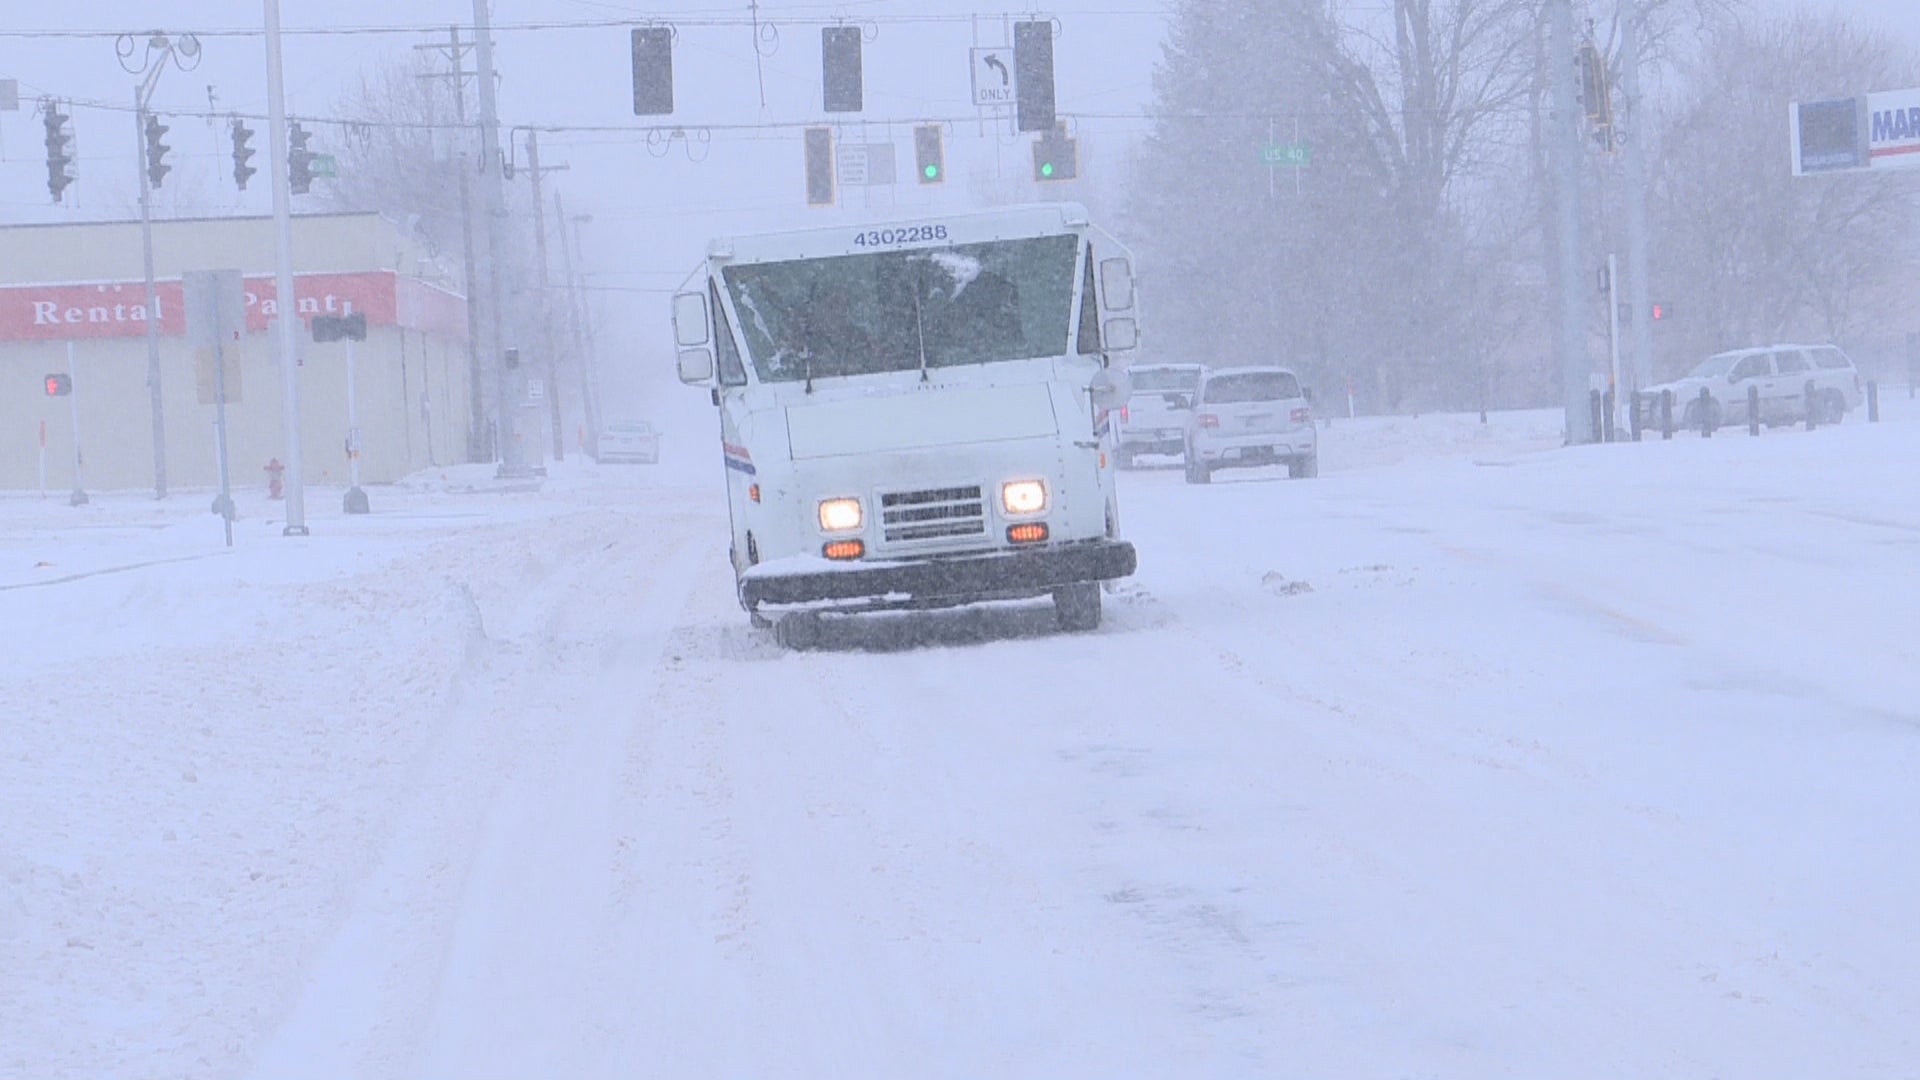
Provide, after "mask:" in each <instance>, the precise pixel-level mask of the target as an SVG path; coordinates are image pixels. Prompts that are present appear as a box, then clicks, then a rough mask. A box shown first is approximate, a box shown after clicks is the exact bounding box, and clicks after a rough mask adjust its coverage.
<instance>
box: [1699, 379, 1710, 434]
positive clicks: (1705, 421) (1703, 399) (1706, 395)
mask: <svg viewBox="0 0 1920 1080" xmlns="http://www.w3.org/2000/svg"><path fill="white" fill-rule="evenodd" d="M1700 437H1701V438H1703V439H1711V438H1713V393H1712V392H1711V391H1709V390H1708V389H1707V388H1706V387H1704V386H1703V387H1701V388H1700Z"/></svg>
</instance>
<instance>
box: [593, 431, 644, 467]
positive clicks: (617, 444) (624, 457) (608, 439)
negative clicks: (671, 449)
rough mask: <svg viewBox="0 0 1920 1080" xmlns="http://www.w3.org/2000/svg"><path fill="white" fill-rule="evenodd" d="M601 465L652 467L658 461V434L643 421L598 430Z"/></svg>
mask: <svg viewBox="0 0 1920 1080" xmlns="http://www.w3.org/2000/svg"><path fill="white" fill-rule="evenodd" d="M594 457H595V458H597V459H598V460H599V461H600V462H601V464H604V465H611V464H622V463H625V464H636V465H653V464H656V463H658V462H659V460H660V433H659V432H657V431H655V430H653V425H652V424H649V423H646V422H645V421H629V422H624V423H618V424H608V425H607V426H606V427H604V428H601V429H600V444H599V447H598V453H596V454H595V455H594Z"/></svg>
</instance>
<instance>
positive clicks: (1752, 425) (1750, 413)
mask: <svg viewBox="0 0 1920 1080" xmlns="http://www.w3.org/2000/svg"><path fill="white" fill-rule="evenodd" d="M1747 434H1749V435H1758V434H1760V388H1759V387H1758V386H1748V387H1747Z"/></svg>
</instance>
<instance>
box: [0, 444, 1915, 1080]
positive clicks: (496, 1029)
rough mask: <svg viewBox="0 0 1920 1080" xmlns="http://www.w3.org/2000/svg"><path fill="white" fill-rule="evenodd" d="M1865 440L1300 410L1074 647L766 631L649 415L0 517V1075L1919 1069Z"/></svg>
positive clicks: (1888, 612)
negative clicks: (344, 472)
mask: <svg viewBox="0 0 1920 1080" xmlns="http://www.w3.org/2000/svg"><path fill="white" fill-rule="evenodd" d="M1896 411H1897V410H1896ZM1890 420H1892V421H1893V422H1889V423H1887V424H1884V425H1881V426H1878V427H1873V428H1869V427H1867V426H1866V425H1863V424H1851V425H1849V426H1844V427H1842V428H1838V429H1829V430H1823V431H1820V432H1815V433H1811V434H1809V433H1804V432H1779V433H1774V434H1771V435H1769V436H1767V437H1765V438H1761V439H1753V440H1749V439H1746V438H1727V437H1722V438H1717V439H1714V440H1711V441H1703V440H1698V439H1690V438H1684V439H1680V440H1676V441H1675V442H1673V443H1669V444H1661V443H1658V442H1655V443H1649V444H1643V445H1639V446H1620V447H1609V448H1586V449H1582V450H1575V451H1563V450H1558V449H1551V448H1550V447H1551V446H1552V444H1553V441H1554V440H1553V437H1552V426H1551V417H1547V418H1545V419H1542V418H1541V417H1539V416H1526V415H1523V416H1519V417H1496V421H1497V422H1496V423H1495V424H1494V425H1492V426H1491V427H1490V428H1489V429H1486V430H1480V429H1478V426H1477V425H1474V424H1472V423H1471V422H1470V420H1466V419H1461V418H1445V417H1433V418H1425V419H1423V420H1421V421H1413V420H1402V421H1381V422H1373V423H1364V422H1363V423H1357V424H1344V423H1341V424H1336V425H1335V426H1334V427H1333V428H1332V429H1331V430H1329V431H1328V432H1327V433H1326V436H1325V437H1326V440H1327V441H1326V450H1325V451H1324V455H1325V459H1326V464H1327V473H1326V475H1325V477H1324V478H1323V479H1321V480H1319V481H1315V482H1302V483H1293V482H1287V481H1284V480H1278V479H1275V478H1274V477H1275V476H1278V475H1280V474H1281V471H1279V470H1276V471H1275V472H1274V473H1271V474H1269V473H1265V472H1260V473H1246V474H1229V475H1228V476H1223V477H1222V479H1221V481H1220V482H1218V483H1216V484H1214V485H1212V486H1209V487H1205V488H1195V487H1188V486H1186V485H1184V484H1183V483H1181V477H1180V474H1179V472H1178V471H1177V470H1175V471H1159V470H1155V471H1146V472H1141V473H1134V474H1129V475H1128V476H1127V477H1126V478H1125V482H1124V485H1123V497H1124V498H1125V500H1126V501H1125V512H1126V514H1127V522H1126V524H1127V528H1128V531H1129V533H1130V534H1131V536H1132V538H1133V539H1134V541H1135V542H1136V544H1137V545H1138V547H1139V549H1140V552H1141V569H1140V573H1139V574H1138V576H1137V577H1135V578H1134V579H1132V580H1130V581H1129V582H1127V583H1126V584H1125V585H1124V586H1123V587H1122V588H1121V589H1120V591H1119V592H1118V593H1117V594H1115V595H1110V596H1109V597H1108V598H1107V625H1106V626H1105V627H1104V628H1103V629H1102V630H1101V631H1100V632H1099V633H1096V634H1093V635H1086V636H1061V635H1057V634H1055V633H1053V631H1052V629H1051V613H1050V611H1049V610H1048V609H1047V608H1045V607H1044V606H1020V605H1013V606H1004V607H995V608H989V609H981V610H971V611H958V612H944V613H934V614H928V615H911V616H887V617H879V618H870V619H864V620H859V621H850V622H844V623H840V622H836V623H832V624H830V628H829V632H828V634H827V636H826V641H825V643H824V644H825V647H824V648H822V649H820V650H818V651H814V652H808V653H803V654H789V653H785V652H782V651H781V650H779V649H778V648H777V647H775V646H774V645H773V643H772V642H771V640H770V639H769V638H768V637H767V636H766V635H763V634H759V633H756V632H754V631H751V630H750V629H749V628H748V627H747V626H746V623H745V619H744V616H743V615H742V614H741V613H740V612H739V610H738V609H737V608H736V607H735V606H734V605H733V603H732V599H731V595H730V592H729V587H728V586H729V580H728V577H727V571H726V567H725V557H724V550H723V549H724V543H725V540H724V513H725V511H724V507H723V505H722V504H721V502H720V499H719V496H718V491H717V481H716V480H715V479H714V476H713V475H711V474H712V473H713V472H714V471H715V469H717V465H716V464H715V463H713V462H711V461H708V460H706V458H705V457H704V456H702V455H701V453H700V451H699V450H697V449H685V450H683V451H682V452H683V453H685V454H686V456H687V457H688V458H689V459H692V460H686V461H681V462H678V463H676V462H675V461H674V460H673V459H671V458H670V459H669V461H668V462H667V464H666V465H665V466H663V468H662V470H658V471H654V470H629V471H625V472H618V471H614V470H607V471H606V472H603V473H580V474H578V475H574V476H570V477H568V478H566V482H564V483H556V484H554V485H551V486H550V490H549V491H548V492H547V493H545V494H541V495H524V494H522V495H512V494H472V495H460V494H456V493H452V492H448V491H442V490H434V489H432V488H422V489H419V490H412V491H395V492H388V493H376V504H377V505H380V506H382V507H383V513H381V514H376V515H374V516H373V517H372V518H369V519H364V520H358V521H355V520H347V519H332V520H328V521H326V522H324V524H322V523H316V530H315V531H316V536H315V538H314V539H313V540H312V541H311V542H310V544H309V545H308V547H307V548H305V549H304V550H305V551H306V553H307V555H306V558H305V560H304V561H299V560H291V559H289V558H287V556H286V555H285V551H286V545H288V544H290V543H292V542H290V541H282V540H280V539H278V538H277V537H271V536H270V532H271V530H270V529H269V525H270V522H269V521H267V520H266V519H265V518H264V517H263V516H262V515H264V514H265V513H266V510H267V508H266V506H265V504H257V505H256V506H255V507H254V508H252V519H251V520H250V521H249V522H247V524H248V525H249V526H250V528H249V529H246V530H243V534H242V542H241V546H240V548H239V549H238V551H237V553H236V554H233V555H227V554H224V553H221V552H219V551H217V550H215V549H212V548H210V547H209V546H208V543H207V539H206V538H207V537H209V536H212V535H214V534H215V530H213V529H212V528H211V526H210V525H209V519H206V518H204V517H202V518H200V519H198V520H194V521H191V522H188V521H185V520H182V519H178V518H169V517H167V516H166V515H165V514H164V513H163V512H161V511H158V510H154V509H152V508H151V504H150V503H149V504H145V505H141V504H138V503H137V502H136V501H134V500H126V501H119V502H116V501H115V500H113V499H105V500H101V502H100V505H98V506H97V507H96V508H93V509H90V510H89V511H86V512H85V513H86V514H87V516H85V517H83V518H81V519H80V520H82V521H84V522H85V523H86V527H85V528H80V527H76V526H74V525H72V524H63V523H67V522H71V521H72V520H74V519H73V516H72V514H71V513H70V512H68V511H67V509H66V508H65V507H64V506H62V507H59V508H58V512H56V511H55V510H51V509H48V508H45V507H43V506H41V505H39V504H38V503H37V502H34V501H26V500H12V501H5V500H0V558H4V560H5V564H4V570H3V572H0V608H4V610H5V611H6V613H7V617H6V618H5V619H4V620H0V655H3V656H5V657H6V659H5V660H4V661H0V664H4V665H5V666H4V667H0V693H4V696H5V699H6V701H7V702H8V716H7V719H6V721H5V723H4V724H0V791H4V794H3V795H0V798H4V813H0V1076H8V1077H11V1076H14V1075H18V1076H20V1077H23V1078H25V1077H34V1078H38V1077H55V1076H58V1077H64V1076H87V1077H115V1078H119V1077H126V1078H135V1077H139V1078H145V1077H175V1076H182V1077H184V1076H194V1077H202V1076H213V1077H231V1078H254V1080H300V1078H314V1080H319V1078H329V1080H331V1078H335V1077H342V1076H356V1077H369V1078H378V1077H396V1078H398V1077H409V1078H412V1077H432V1078H447V1080H453V1078H460V1080H468V1078H476V1080H485V1078H496V1077H497V1078H502V1080H504V1078H509V1077H512V1078H524V1077H533V1076H567V1077H576V1078H596V1077H604V1078H613V1077H623V1078H625V1077H663V1078H664V1077H686V1076H696V1075H697V1076H720V1077H743V1078H744V1077H754V1078H763V1077H842V1076H897V1075H914V1076H932V1077H953V1078H961V1077H969V1078H971V1077H981V1076H997V1077H1048V1078H1057V1077H1077V1076H1084V1077H1103V1078H1104V1077H1113V1076H1173V1075H1185V1076H1327V1075H1340V1076H1362V1077H1412V1076H1418V1077H1462V1078H1466V1077H1476V1078H1477V1077H1484V1076H1489V1075H1514V1076H1553V1077H1595V1078H1601V1077H1607V1078H1612V1077H1619V1076H1629V1075H1630V1076H1638V1077H1705V1076H1716V1075H1718V1076H1741V1077H1783V1078H1784V1077H1804V1076H1809V1075H1831V1076H1849V1077H1888V1078H1893V1077H1912V1076H1915V1075H1920V1074H1917V1073H1916V1067H1915V1065H1914V1062H1916V1061H1920V1039H1916V1037H1915V1036H1914V1035H1913V1034H1912V1031H1913V1029H1914V1025H1913V1023H1912V1018H1913V1017H1914V1016H1916V1015H1920V976H1916V975H1915V974H1914V973H1915V972H1917V971H1920V926H1916V923H1917V922H1920V916H1916V915H1915V912H1916V910H1920V906H1917V905H1916V900H1920V868H1916V865H1915V864H1914V862H1913V859H1912V851H1913V849H1914V847H1915V844H1916V841H1920V632H1916V630H1915V626H1916V623H1917V622H1920V620H1916V619H1915V617H1914V615H1913V613H1914V612H1915V611H1916V610H1920V475H1917V471H1920V464H1916V463H1920V416H1913V415H1909V414H1905V413H1901V414H1899V415H1892V416H1890ZM701 449H704V448H701ZM158 560H178V561H166V562H161V561H158ZM42 562H46V563H52V564H55V565H51V566H45V567H42V566H37V565H35V564H38V563H42ZM148 562H153V563H155V565H151V566H141V567H140V568H138V569H125V570H117V571H116V570H115V568H116V567H128V566H134V565H136V564H142V563H148ZM102 571H107V572H102ZM56 577H59V578H65V577H72V578H73V580H71V581H65V582H63V583H59V584H51V583H47V582H49V581H50V580H51V579H52V578H56Z"/></svg>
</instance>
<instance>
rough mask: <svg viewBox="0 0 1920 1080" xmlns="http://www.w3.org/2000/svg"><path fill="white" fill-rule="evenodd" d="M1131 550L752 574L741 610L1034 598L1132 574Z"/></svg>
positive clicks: (1050, 551)
mask: <svg viewBox="0 0 1920 1080" xmlns="http://www.w3.org/2000/svg"><path fill="white" fill-rule="evenodd" d="M1135 564H1136V559H1135V556H1134V551H1133V545H1132V544H1129V543H1126V542H1125V541H1122V540H1088V541H1080V542H1077V543H1065V544H1059V545H1055V546H1050V547H1043V548H1033V549H1028V550H1015V551H996V552H991V553H985V554H980V555H958V556H943V557H940V558H926V559H913V560H900V561H886V562H882V561H878V560H876V561H874V562H871V563H864V562H863V563H852V564H849V565H847V566H846V567H844V568H842V567H835V568H834V569H832V570H824V571H819V572H813V573H808V572H801V573H791V574H752V573H749V574H748V575H747V577H746V578H745V579H744V580H742V581H741V583H740V598H741V600H743V601H744V602H745V603H746V605H747V607H748V609H749V610H751V609H753V608H757V607H759V606H760V605H762V604H774V605H785V604H814V603H824V602H848V601H863V600H864V601H868V602H870V603H871V604H873V605H877V606H885V607H913V606H918V605H934V604H941V603H965V602H968V601H971V600H990V599H1004V598H1013V597H1019V596H1038V595H1041V594H1043V593H1046V592H1048V591H1051V590H1053V589H1056V588H1059V587H1060V586H1063V585H1075V584H1080V583H1083V582H1089V581H1110V580H1112V579H1114V578H1123V577H1126V576H1127V575H1128V574H1131V573H1133V571H1134V567H1135Z"/></svg>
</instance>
